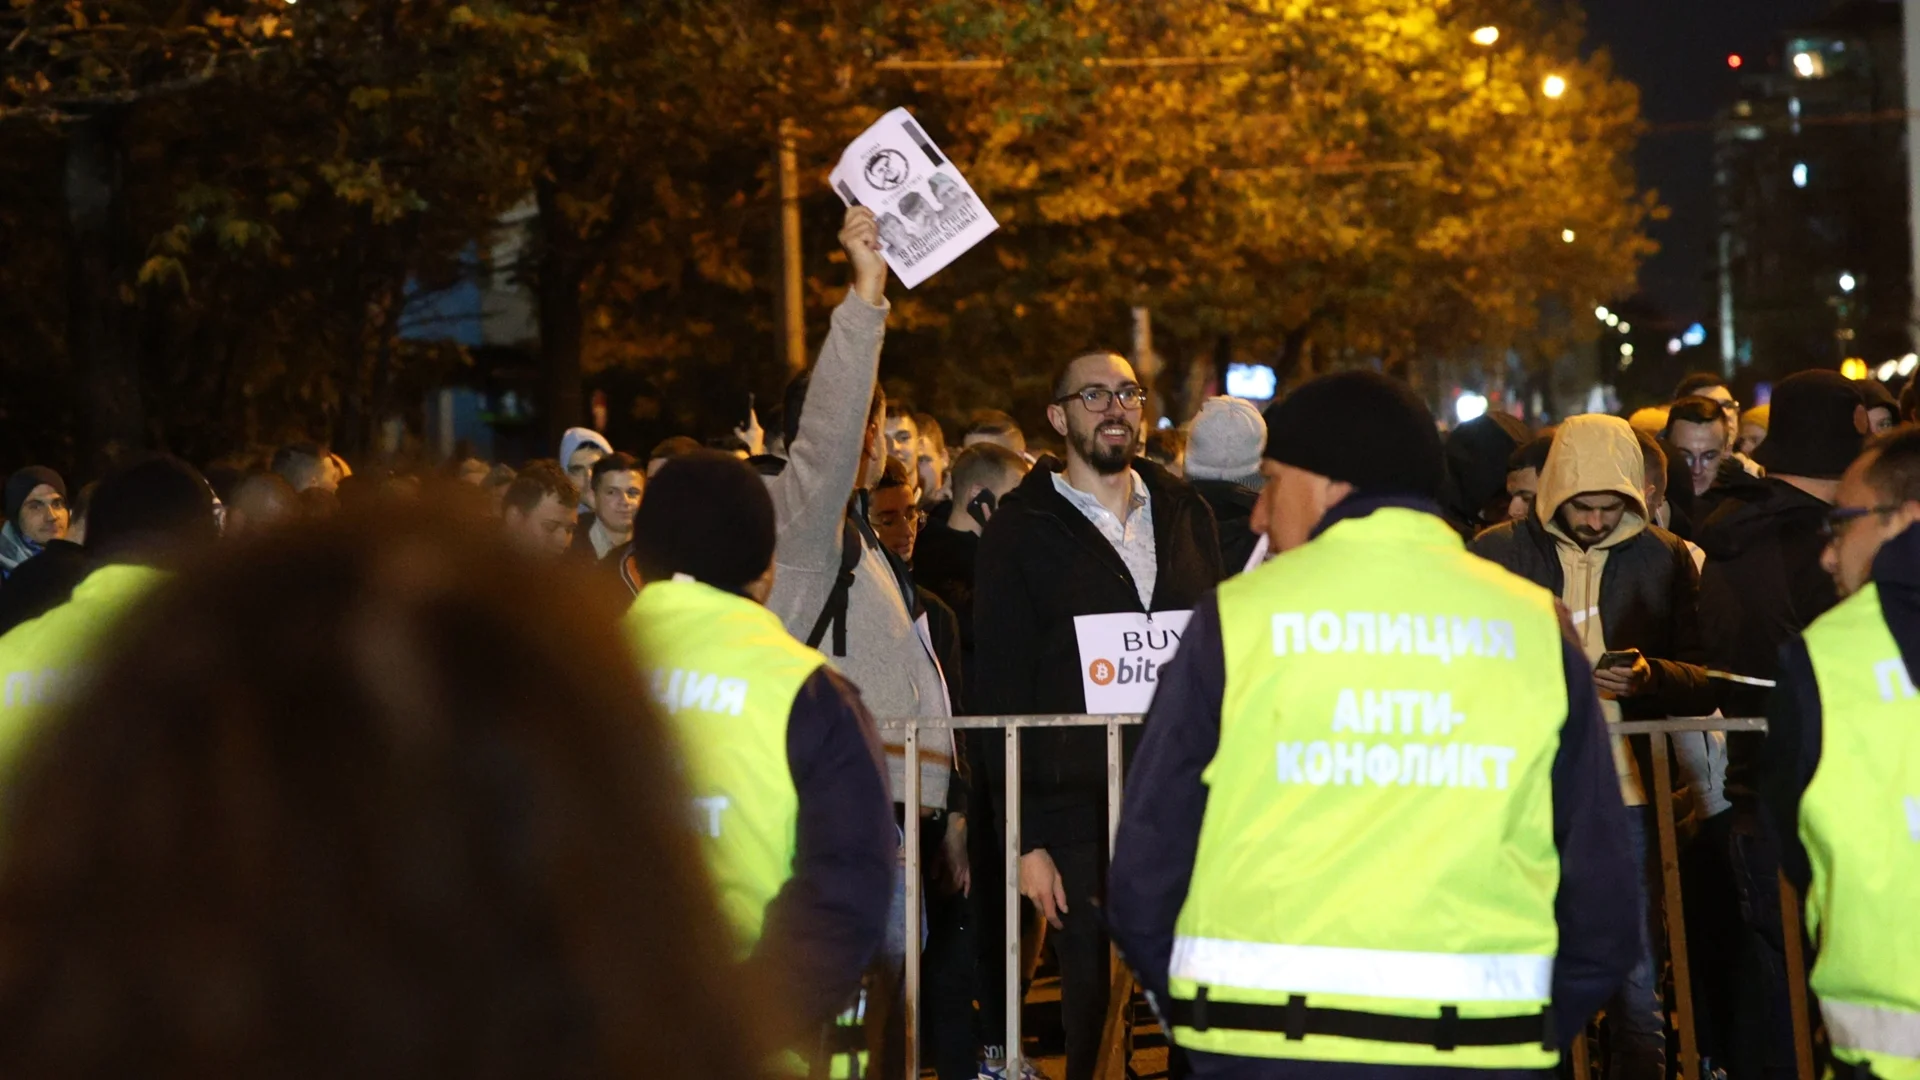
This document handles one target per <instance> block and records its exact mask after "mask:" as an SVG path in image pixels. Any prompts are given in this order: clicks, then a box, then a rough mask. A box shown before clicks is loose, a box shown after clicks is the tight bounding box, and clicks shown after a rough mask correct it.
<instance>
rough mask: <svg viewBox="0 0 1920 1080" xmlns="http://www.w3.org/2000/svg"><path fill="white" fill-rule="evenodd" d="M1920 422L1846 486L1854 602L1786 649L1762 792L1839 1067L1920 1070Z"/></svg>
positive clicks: (1837, 543) (1838, 573)
mask: <svg viewBox="0 0 1920 1080" xmlns="http://www.w3.org/2000/svg"><path fill="white" fill-rule="evenodd" d="M1916 521H1920V428H1913V427H1905V428H1898V429H1895V430H1894V431H1892V432H1890V433H1888V434H1885V435H1882V436H1879V437H1878V438H1876V439H1875V440H1874V441H1873V442H1872V443H1871V444H1869V445H1868V447H1867V450H1866V453H1864V454H1863V455H1861V457H1860V459H1859V460H1858V461H1856V462H1854V463H1853V465H1852V466H1851V467H1850V468H1848V469H1847V472H1846V474H1845V475H1844V476H1842V477H1841V478H1840V486H1839V490H1838V492H1837V494H1836V498H1835V502H1834V506H1833V508H1832V509H1831V510H1830V511H1828V513H1827V522H1828V527H1829V531H1830V533H1831V535H1832V540H1831V542H1830V543H1829V544H1828V545H1827V550H1826V552H1825V555H1824V557H1823V563H1824V565H1825V566H1826V569H1827V570H1828V571H1829V572H1830V573H1832V574H1833V578H1834V584H1835V586H1836V587H1837V588H1838V590H1839V592H1840V593H1841V594H1842V595H1843V596H1845V597H1846V599H1844V600H1842V601H1841V602H1840V604H1839V605H1838V606H1837V607H1835V608H1834V609H1833V610H1831V611H1829V612H1827V613H1826V614H1825V615H1822V616H1821V617H1820V618H1818V619H1816V620H1814V622H1813V625H1811V626H1809V627H1807V630H1806V633H1805V635H1804V636H1803V638H1802V639H1801V640H1798V641H1794V642H1792V643H1790V644H1788V646H1787V647H1786V649H1785V650H1784V657H1783V661H1782V668H1781V676H1780V688H1779V690H1778V691H1776V692H1775V693H1774V695H1773V698H1772V700H1771V701H1770V702H1769V704H1768V708H1767V726H1768V734H1767V741H1766V750H1765V753H1764V755H1763V758H1762V763H1761V774H1760V796H1761V800H1762V802H1763V803H1764V805H1765V807H1766V811H1767V817H1768V819H1769V823H1770V824H1771V825H1772V826H1773V829H1772V832H1773V835H1774V836H1776V837H1777V838H1778V841H1779V843H1780V845H1781V863H1782V869H1784V870H1785V871H1786V874H1787V877H1788V879H1789V880H1791V881H1793V883H1794V884H1795V885H1797V886H1798V887H1799V888H1800V889H1801V890H1802V893H1803V894H1804V895H1805V896H1806V900H1807V903H1806V923H1807V931H1808V935H1809V936H1810V937H1811V938H1812V940H1813V942H1814V945H1815V947H1816V950H1817V953H1818V957H1817V959H1816V960H1815V962H1814V964H1813V970H1812V973H1811V977H1810V979H1809V981H1810V982H1811V984H1812V986H1813V990H1814V992H1815V993H1816V994H1818V995H1819V996H1820V1013H1821V1017H1822V1019H1824V1020H1825V1022H1826V1027H1827V1032H1828V1035H1829V1037H1830V1039H1831V1041H1832V1045H1833V1056H1834V1058H1835V1062H1834V1066H1835V1069H1834V1071H1835V1073H1836V1074H1837V1075H1839V1076H1842V1077H1852V1078H1855V1080H1866V1078H1868V1077H1873V1076H1879V1077H1889V1078H1891V1077H1902V1076H1912V1075H1915V1071H1916V1069H1920V936H1916V935H1914V934H1913V933H1912V932H1911V930H1910V929H1908V928H1909V927H1910V926H1911V923H1912V920H1913V899H1914V897H1915V896H1916V895H1920V857H1916V855H1915V852H1916V851H1920V846H1917V845H1920V725H1916V724H1915V723H1914V719H1915V717H1916V715H1920V694H1917V693H1916V691H1915V689H1914V683H1913V675H1912V673H1913V672H1914V671H1915V670H1916V665H1920V529H1915V528H1914V527H1913V525H1914V523H1915V522H1916Z"/></svg>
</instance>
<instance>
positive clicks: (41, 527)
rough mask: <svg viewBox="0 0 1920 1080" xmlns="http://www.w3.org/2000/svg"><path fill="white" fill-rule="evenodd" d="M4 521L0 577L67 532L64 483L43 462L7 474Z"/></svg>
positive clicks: (65, 483) (0, 538) (8, 576)
mask: <svg viewBox="0 0 1920 1080" xmlns="http://www.w3.org/2000/svg"><path fill="white" fill-rule="evenodd" d="M6 514H7V522H6V524H5V525H4V526H0V579H5V578H10V577H12V576H13V572H14V571H15V570H18V569H19V568H20V564H21V563H24V562H26V561H27V560H29V559H31V558H33V557H34V556H35V555H38V554H40V553H41V552H42V551H44V550H46V546H47V545H48V544H50V543H52V542H53V541H55V540H58V539H60V538H61V537H64V536H66V535H67V522H68V521H69V520H70V518H69V511H68V509H67V482H66V481H65V480H62V479H60V474H59V473H57V472H54V471H53V470H52V469H49V468H47V467H46V466H44V465H29V466H27V467H26V468H24V469H21V470H20V471H19V472H16V473H14V474H13V475H12V476H9V477H7V489H6Z"/></svg>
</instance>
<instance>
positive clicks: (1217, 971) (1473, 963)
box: [1170, 937, 1553, 1003]
mask: <svg viewBox="0 0 1920 1080" xmlns="http://www.w3.org/2000/svg"><path fill="white" fill-rule="evenodd" d="M1170 974H1171V975H1172V977H1173V978H1176V979H1191V980H1193V981H1194V982H1196V983H1204V984H1207V985H1210V986H1238V987H1243V988H1245V989H1248V990H1278V991H1290V992H1292V993H1306V994H1351V995H1356V996H1360V997H1381V998H1388V997H1395V998H1426V999H1430V1000H1433V1001H1445V1002H1459V1001H1518V1002H1529V1003H1538V1002H1541V1001H1545V1000H1546V999H1547V998H1548V997H1550V996H1551V995H1552V991H1551V989H1550V987H1551V984H1552V981H1553V957H1551V956H1529V955H1519V956H1499V955H1487V954H1478V955H1469V954H1461V953H1426V952H1389V951H1386V950H1383V949H1337V948H1330V947H1328V946H1324V945H1270V944H1259V943H1256V942H1251V941H1221V940H1219V939H1217V938H1192V937H1181V938H1175V939H1174V942H1173V966H1172V970H1171V972H1170Z"/></svg>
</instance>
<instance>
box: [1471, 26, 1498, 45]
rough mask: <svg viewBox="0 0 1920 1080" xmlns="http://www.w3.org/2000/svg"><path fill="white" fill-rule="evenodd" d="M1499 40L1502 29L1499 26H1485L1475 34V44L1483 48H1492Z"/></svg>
mask: <svg viewBox="0 0 1920 1080" xmlns="http://www.w3.org/2000/svg"><path fill="white" fill-rule="evenodd" d="M1499 40H1500V28H1499V27H1497V26H1483V27H1481V28H1480V29H1478V30H1475V31H1474V32H1473V43H1474V44H1475V45H1479V46H1481V47H1482V48H1487V47H1490V46H1492V45H1493V43H1494V42H1496V41H1499Z"/></svg>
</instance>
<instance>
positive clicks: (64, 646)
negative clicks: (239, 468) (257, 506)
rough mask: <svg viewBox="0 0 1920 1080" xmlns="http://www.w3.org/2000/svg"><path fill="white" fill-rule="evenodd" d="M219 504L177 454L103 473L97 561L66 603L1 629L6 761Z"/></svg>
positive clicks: (1, 747) (206, 533)
mask: <svg viewBox="0 0 1920 1080" xmlns="http://www.w3.org/2000/svg"><path fill="white" fill-rule="evenodd" d="M213 504H214V498H213V489H212V488H211V487H209V486H207V482H206V480H205V479H203V478H202V477H201V475H200V474H199V472H197V471H196V470H195V469H194V468H193V467H192V466H190V465H188V464H186V463H185V462H183V461H180V460H178V459H176V458H170V457H152V458H147V459H143V460H141V461H138V462H136V463H134V464H131V465H126V466H123V467H121V468H120V469H119V470H117V471H115V472H114V473H112V474H110V475H108V476H107V477H106V478H105V479H103V480H101V481H100V487H99V489H98V490H97V491H95V492H94V496H93V504H92V507H91V510H90V513H89V515H88V518H89V520H88V526H87V533H88V535H87V550H88V556H89V558H90V560H91V561H92V564H93V569H92V570H91V571H90V572H89V573H88V574H87V576H86V577H85V579H83V580H82V581H81V582H80V584H79V585H77V586H76V587H75V588H74V590H73V595H72V597H71V598H70V599H68V600H67V601H66V602H65V603H63V604H61V605H60V606H58V607H56V608H54V609H53V610H51V611H49V612H47V613H46V614H44V615H41V616H40V617H39V618H36V619H29V620H28V621H26V622H24V623H21V624H20V625H19V626H17V627H15V628H13V630H11V631H9V632H8V633H7V634H6V635H5V636H0V680H4V682H5V685H6V693H5V695H4V697H3V698H0V763H3V762H4V761H5V760H7V759H10V758H11V757H12V756H13V754H14V752H15V751H16V750H17V748H18V746H19V744H20V742H21V740H22V739H24V738H26V737H27V736H29V735H30V734H32V732H33V730H34V728H35V725H36V724H37V723H38V722H39V720H40V718H41V717H43V716H44V715H45V714H46V711H47V709H48V707H49V706H50V705H53V704H55V703H57V702H58V701H60V700H61V699H62V697H63V696H64V695H65V693H66V691H67V690H68V688H70V687H71V685H72V683H73V680H74V678H75V677H76V675H78V674H79V673H80V672H81V671H83V670H84V669H85V666H86V664H87V663H88V661H89V660H90V658H91V655H92V652H93V650H94V648H95V646H96V644H97V643H98V642H99V640H100V639H101V638H102V637H103V636H104V635H106V634H107V633H108V632H110V631H111V630H112V628H113V627H114V626H115V625H117V624H118V622H119V620H120V617H121V616H122V615H123V614H124V613H125V612H126V611H127V609H129V608H130V607H132V606H133V605H135V604H137V603H139V602H140V601H141V600H143V599H144V598H145V597H146V596H147V594H148V593H149V592H151V591H152V590H153V589H155V588H157V587H158V586H159V585H160V584H161V583H162V582H164V581H166V580H167V578H168V576H169V575H170V574H171V573H172V572H173V567H174V566H176V565H177V564H178V562H179V561H180V560H181V559H182V558H184V557H186V556H188V555H190V554H191V553H192V552H193V551H194V550H196V549H198V548H201V547H204V546H205V545H207V544H211V543H212V542H213V541H214V540H216V539H217V538H218V537H219V535H220V526H219V524H218V523H217V522H216V521H215V519H214V513H213Z"/></svg>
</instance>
